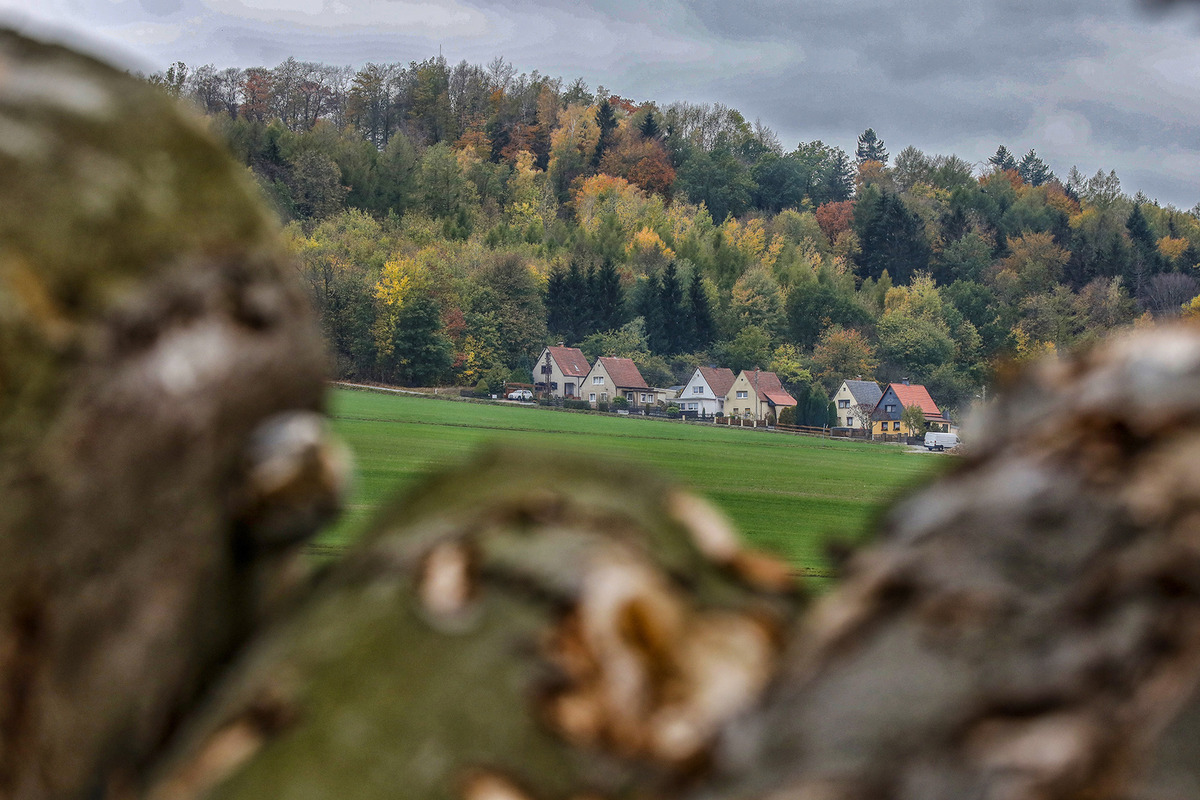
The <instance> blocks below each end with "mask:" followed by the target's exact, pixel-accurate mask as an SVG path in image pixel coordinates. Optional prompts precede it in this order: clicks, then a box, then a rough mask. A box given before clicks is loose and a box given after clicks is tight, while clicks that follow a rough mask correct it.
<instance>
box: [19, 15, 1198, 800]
mask: <svg viewBox="0 0 1200 800" xmlns="http://www.w3.org/2000/svg"><path fill="white" fill-rule="evenodd" d="M0 132H2V133H3V135H2V136H0V497H2V498H3V502H0V797H12V798H20V799H21V800H26V799H27V798H97V797H110V798H125V797H139V796H145V797H155V798H170V799H171V800H175V799H176V798H199V797H213V798H217V797H220V798H260V797H339V798H341V797H358V798H375V797H394V796H396V795H401V796H405V797H419V798H424V797H428V798H449V797H462V798H470V800H492V799H496V800H500V799H504V800H509V799H517V798H535V799H537V798H543V799H544V800H551V798H583V797H637V798H643V797H647V798H648V797H692V798H735V797H736V798H785V797H786V798H793V797H794V798H821V799H824V798H848V799H849V798H873V797H880V798H883V797H888V798H951V797H956V798H957V797H987V798H1010V797H1011V798H1018V797H1020V798H1064V799H1065V798H1111V799H1112V800H1117V799H1118V798H1122V799H1127V798H1143V797H1145V798H1150V797H1154V798H1176V797H1179V798H1183V797H1195V796H1198V795H1200V775H1198V774H1197V772H1198V770H1200V767H1198V766H1197V765H1198V764H1200V759H1198V758H1197V755H1198V754H1197V748H1198V743H1200V737H1198V734H1200V703H1198V702H1197V697H1198V696H1200V695H1198V694H1197V677H1198V676H1200V533H1198V531H1200V478H1198V477H1197V475H1198V473H1197V471H1196V468H1195V465H1196V464H1197V463H1200V391H1198V390H1200V332H1198V331H1197V330H1196V329H1194V328H1189V327H1164V328H1158V329H1154V330H1148V331H1140V332H1137V333H1135V334H1131V335H1128V336H1126V337H1123V338H1118V339H1115V340H1113V341H1112V342H1110V343H1107V344H1105V345H1102V346H1099V347H1097V348H1095V349H1094V350H1092V351H1091V352H1089V353H1086V354H1084V355H1081V356H1078V357H1074V358H1071V359H1064V360H1060V361H1054V362H1050V363H1046V364H1043V365H1040V366H1038V367H1036V368H1034V369H1033V370H1031V371H1029V372H1027V373H1026V374H1025V375H1024V376H1022V377H1020V378H1019V379H1017V380H1016V381H1015V383H1013V384H1012V385H1011V386H1010V387H1009V389H1008V391H1007V392H1006V393H1005V395H1004V396H1003V398H1002V399H1001V400H1000V401H998V402H997V403H995V404H994V405H993V406H992V407H990V408H989V409H988V410H987V412H986V415H985V417H984V419H983V420H982V422H981V423H980V424H979V426H978V427H979V433H978V435H977V436H976V437H974V438H969V439H968V441H969V442H970V443H971V445H972V450H971V452H970V454H969V455H968V456H966V457H965V458H964V460H963V461H962V463H961V467H960V468H959V469H957V470H955V471H954V472H952V473H951V474H949V475H947V476H945V477H944V478H942V479H941V480H939V481H937V482H936V483H935V484H933V485H931V486H930V487H927V488H926V489H924V490H922V491H921V492H919V493H917V494H915V495H914V496H912V497H910V498H908V499H906V500H904V501H901V502H900V503H898V504H897V505H896V506H895V507H894V508H893V509H892V511H891V512H890V513H889V514H888V516H887V517H886V518H885V519H884V520H883V522H882V524H881V530H880V536H879V539H878V541H877V543H876V544H874V545H872V546H871V547H869V548H867V549H865V550H864V551H863V552H861V553H859V554H857V555H856V556H855V557H854V558H853V559H852V561H851V562H850V564H849V566H848V568H847V572H846V577H845V580H844V581H843V582H842V584H841V585H840V586H839V587H838V588H837V589H836V590H835V591H833V592H831V593H830V594H829V595H827V596H825V597H823V598H821V599H820V600H819V602H817V603H816V604H815V605H813V606H812V607H811V608H805V606H804V604H803V602H802V600H801V598H800V596H799V595H798V594H797V593H796V591H795V588H794V586H793V585H792V582H791V579H790V577H789V575H788V573H787V570H786V569H784V568H783V567H781V566H780V565H779V564H777V563H775V562H773V561H771V560H769V559H767V558H764V557H762V556H758V555H755V554H753V553H750V552H748V551H746V550H744V549H743V548H742V547H741V546H740V545H739V544H738V542H737V539H736V537H735V535H734V534H733V532H732V529H731V527H730V525H729V524H728V523H727V522H726V521H725V520H724V519H723V518H722V517H721V515H720V514H718V513H717V512H716V511H714V510H713V509H712V508H711V507H710V506H708V505H707V504H706V503H704V502H703V501H701V500H698V499H697V498H694V497H692V496H690V495H688V494H686V493H684V492H681V491H679V490H677V489H673V488H671V487H670V486H668V485H666V484H664V483H662V482H660V481H659V480H657V479H655V478H652V477H648V476H646V475H644V474H641V473H640V472H639V471H637V470H635V469H629V468H616V467H610V466H606V465H597V464H593V463H590V462H579V461H576V460H571V459H567V458H564V457H553V458H551V457H546V456H544V455H532V454H527V453H512V452H507V451H496V452H493V453H491V454H488V455H485V456H483V457H482V458H481V459H479V460H478V461H477V462H475V463H474V464H472V465H468V466H467V467H465V468H463V469H462V470H461V471H458V472H456V473H451V474H446V475H443V476H440V477H436V478H433V479H431V480H430V481H429V482H427V484H426V485H424V486H423V487H421V488H420V489H419V490H417V491H416V492H415V493H412V494H410V495H409V496H407V497H406V498H404V499H403V500H400V501H397V502H396V504H395V505H393V506H391V507H389V508H387V509H386V510H385V511H384V512H383V513H382V514H381V515H380V517H379V519H378V520H377V522H376V523H375V526H374V529H373V532H372V533H371V534H370V535H368V536H367V538H366V540H365V541H364V542H363V544H362V545H361V547H360V548H359V549H358V550H357V551H356V552H355V553H354V554H352V555H351V556H350V557H348V558H347V559H346V560H345V561H344V562H343V563H341V564H339V565H336V566H334V567H333V568H331V569H330V570H328V571H326V572H324V573H322V574H321V575H320V576H318V577H315V578H314V577H312V576H308V575H306V574H305V571H304V569H303V562H302V561H298V560H297V559H296V558H295V548H294V545H295V543H297V542H299V541H301V540H302V539H303V538H304V537H305V536H306V535H308V534H309V533H310V532H312V531H313V530H314V529H315V528H316V527H317V526H318V525H319V524H320V522H321V520H322V519H324V518H325V517H327V516H328V515H329V514H330V513H331V512H332V510H333V509H334V507H335V506H336V502H337V498H338V496H339V491H340V488H341V484H342V480H343V475H344V466H343V463H342V458H341V456H340V455H339V453H338V451H337V448H336V445H334V444H332V443H331V442H330V441H329V440H328V438H327V437H326V435H325V434H324V432H323V429H322V426H321V422H320V418H319V416H318V415H317V413H316V412H317V411H319V408H320V395H321V387H322V377H323V370H324V359H323V356H322V355H321V348H320V346H319V337H318V336H317V334H316V332H315V328H314V326H313V321H312V319H311V317H310V315H309V313H308V311H307V310H306V309H305V306H304V304H303V302H302V296H301V294H300V292H299V289H298V288H297V286H296V285H295V277H294V275H293V273H292V268H291V266H290V263H289V261H288V259H287V257H286V255H285V254H284V253H282V252H281V251H280V250H279V249H278V245H277V244H276V242H275V239H274V236H273V234H272V230H271V225H270V224H269V223H268V221H267V220H266V218H265V217H264V216H263V214H262V212H261V210H260V206H259V203H258V202H257V199H256V198H255V197H254V196H253V192H252V191H251V190H249V189H248V188H247V184H246V181H245V176H244V175H243V174H241V173H240V171H239V170H238V169H237V168H236V167H234V166H232V165H231V164H230V163H229V162H228V160H226V159H225V158H224V156H222V155H221V154H220V153H219V152H218V151H217V149H216V148H215V147H214V146H213V145H212V144H211V143H209V141H208V140H207V138H205V137H204V136H203V135H202V134H201V133H200V132H199V131H198V130H197V128H196V126H195V123H194V122H192V121H191V120H190V119H189V118H187V117H186V116H185V115H182V114H181V113H180V112H179V111H177V110H176V109H175V107H174V106H173V105H172V104H171V103H170V102H169V101H168V100H167V98H165V97H164V96H163V95H161V94H159V93H158V92H157V90H154V89H152V88H151V87H148V86H145V85H143V84H142V83H140V82H139V81H137V80H135V79H133V78H131V77H129V76H126V75H121V74H119V73H117V72H115V71H113V70H111V69H109V68H106V67H103V66H102V65H100V64H98V63H96V62H94V61H91V60H89V59H86V58H83V57H81V56H78V55H74V54H71V53H69V52H67V51H65V50H62V49H60V48H55V47H48V46H44V45H39V44H36V43H32V42H29V41H27V40H24V39H21V38H19V37H17V36H14V35H11V34H4V35H0Z"/></svg>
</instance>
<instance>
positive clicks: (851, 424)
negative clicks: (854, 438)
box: [846, 417, 854, 428]
mask: <svg viewBox="0 0 1200 800" xmlns="http://www.w3.org/2000/svg"><path fill="white" fill-rule="evenodd" d="M846 427H847V428H853V427H854V417H846Z"/></svg>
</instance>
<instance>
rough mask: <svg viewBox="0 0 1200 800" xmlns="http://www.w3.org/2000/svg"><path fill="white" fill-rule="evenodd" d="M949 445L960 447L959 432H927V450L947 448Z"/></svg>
mask: <svg viewBox="0 0 1200 800" xmlns="http://www.w3.org/2000/svg"><path fill="white" fill-rule="evenodd" d="M947 447H958V434H957V433H935V432H934V431H929V433H927V434H925V449H926V450H945V449H946V448H947Z"/></svg>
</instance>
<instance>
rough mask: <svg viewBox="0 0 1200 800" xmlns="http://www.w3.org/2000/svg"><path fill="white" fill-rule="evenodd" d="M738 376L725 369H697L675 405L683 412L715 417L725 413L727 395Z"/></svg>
mask: <svg viewBox="0 0 1200 800" xmlns="http://www.w3.org/2000/svg"><path fill="white" fill-rule="evenodd" d="M735 379H736V376H735V375H734V374H733V370H731V369H726V368H724V367H696V371H695V372H693V373H692V377H691V378H689V379H688V382H687V383H685V384H684V385H683V387H682V388H681V389H680V391H679V396H678V397H677V398H676V400H675V403H676V405H678V406H679V408H680V409H682V410H683V411H695V412H696V413H697V414H706V415H708V416H714V415H716V414H718V413H723V412H724V411H725V395H727V394H729V387H731V386H733V382H734V380H735Z"/></svg>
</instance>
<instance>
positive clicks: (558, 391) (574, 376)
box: [533, 345, 592, 398]
mask: <svg viewBox="0 0 1200 800" xmlns="http://www.w3.org/2000/svg"><path fill="white" fill-rule="evenodd" d="M591 369H592V367H591V365H590V364H588V360H587V357H586V356H584V354H583V351H582V350H580V349H579V348H577V347H563V346H562V345H559V346H558V347H547V348H546V349H545V350H543V351H542V354H541V355H540V356H538V360H537V361H535V362H534V363H533V385H534V386H535V387H537V389H538V391H542V392H546V393H547V394H550V395H553V396H554V397H565V398H579V397H582V396H583V383H584V379H586V378H587V375H588V372H590V371H591Z"/></svg>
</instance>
